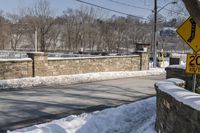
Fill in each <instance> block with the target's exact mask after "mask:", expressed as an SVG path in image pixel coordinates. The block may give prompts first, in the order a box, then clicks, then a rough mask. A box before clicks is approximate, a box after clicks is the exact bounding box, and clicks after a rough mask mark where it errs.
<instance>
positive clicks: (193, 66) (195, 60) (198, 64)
mask: <svg viewBox="0 0 200 133" xmlns="http://www.w3.org/2000/svg"><path fill="white" fill-rule="evenodd" d="M186 73H190V74H200V54H187V62H186Z"/></svg>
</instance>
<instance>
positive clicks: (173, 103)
mask: <svg viewBox="0 0 200 133" xmlns="http://www.w3.org/2000/svg"><path fill="white" fill-rule="evenodd" d="M183 83H184V81H181V80H177V79H169V80H166V81H160V82H158V83H156V84H155V88H156V92H157V118H156V130H157V132H158V133H200V102H199V99H200V95H199V94H195V93H192V92H189V91H187V90H185V89H184V88H181V87H178V86H177V85H183Z"/></svg>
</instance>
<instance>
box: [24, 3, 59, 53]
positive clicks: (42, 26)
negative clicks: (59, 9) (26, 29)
mask: <svg viewBox="0 0 200 133" xmlns="http://www.w3.org/2000/svg"><path fill="white" fill-rule="evenodd" d="M53 13H54V11H53V10H52V9H51V7H50V3H49V1H47V0H37V1H36V3H35V4H34V6H33V7H31V8H28V9H27V14H26V16H27V18H28V21H27V23H28V24H29V26H30V28H32V30H33V31H34V30H36V29H37V30H38V39H39V43H40V50H41V51H46V50H47V42H46V40H48V38H47V37H50V36H47V34H49V32H50V31H51V28H52V27H53V25H54V20H55V19H54V17H53Z"/></svg>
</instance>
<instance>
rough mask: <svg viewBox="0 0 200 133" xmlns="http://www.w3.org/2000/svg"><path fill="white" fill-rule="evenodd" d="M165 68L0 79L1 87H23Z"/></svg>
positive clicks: (143, 73)
mask: <svg viewBox="0 0 200 133" xmlns="http://www.w3.org/2000/svg"><path fill="white" fill-rule="evenodd" d="M164 73H165V70H164V68H151V69H150V70H145V71H118V72H98V73H85V74H75V75H61V76H48V77H34V78H20V79H10V80H0V89H7V88H22V87H32V86H40V85H68V84H75V83H85V82H94V81H102V80H110V79H120V78H131V77H137V76H149V75H160V74H164Z"/></svg>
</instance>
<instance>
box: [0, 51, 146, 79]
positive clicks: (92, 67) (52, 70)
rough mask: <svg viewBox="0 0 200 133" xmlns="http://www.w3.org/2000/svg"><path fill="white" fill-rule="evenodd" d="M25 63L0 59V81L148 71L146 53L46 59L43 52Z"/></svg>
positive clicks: (32, 54) (29, 55)
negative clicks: (94, 73)
mask: <svg viewBox="0 0 200 133" xmlns="http://www.w3.org/2000/svg"><path fill="white" fill-rule="evenodd" d="M28 57H29V58H28V59H26V60H22V59H21V60H20V59H15V60H4V61H3V60H0V66H1V70H0V79H11V78H22V77H35V76H58V75H69V74H80V73H93V72H110V71H138V70H148V69H149V67H148V65H149V60H148V54H147V53H144V52H140V53H137V54H136V55H131V56H103V57H102V56H101V57H74V58H48V55H47V54H46V53H42V52H37V53H28Z"/></svg>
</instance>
